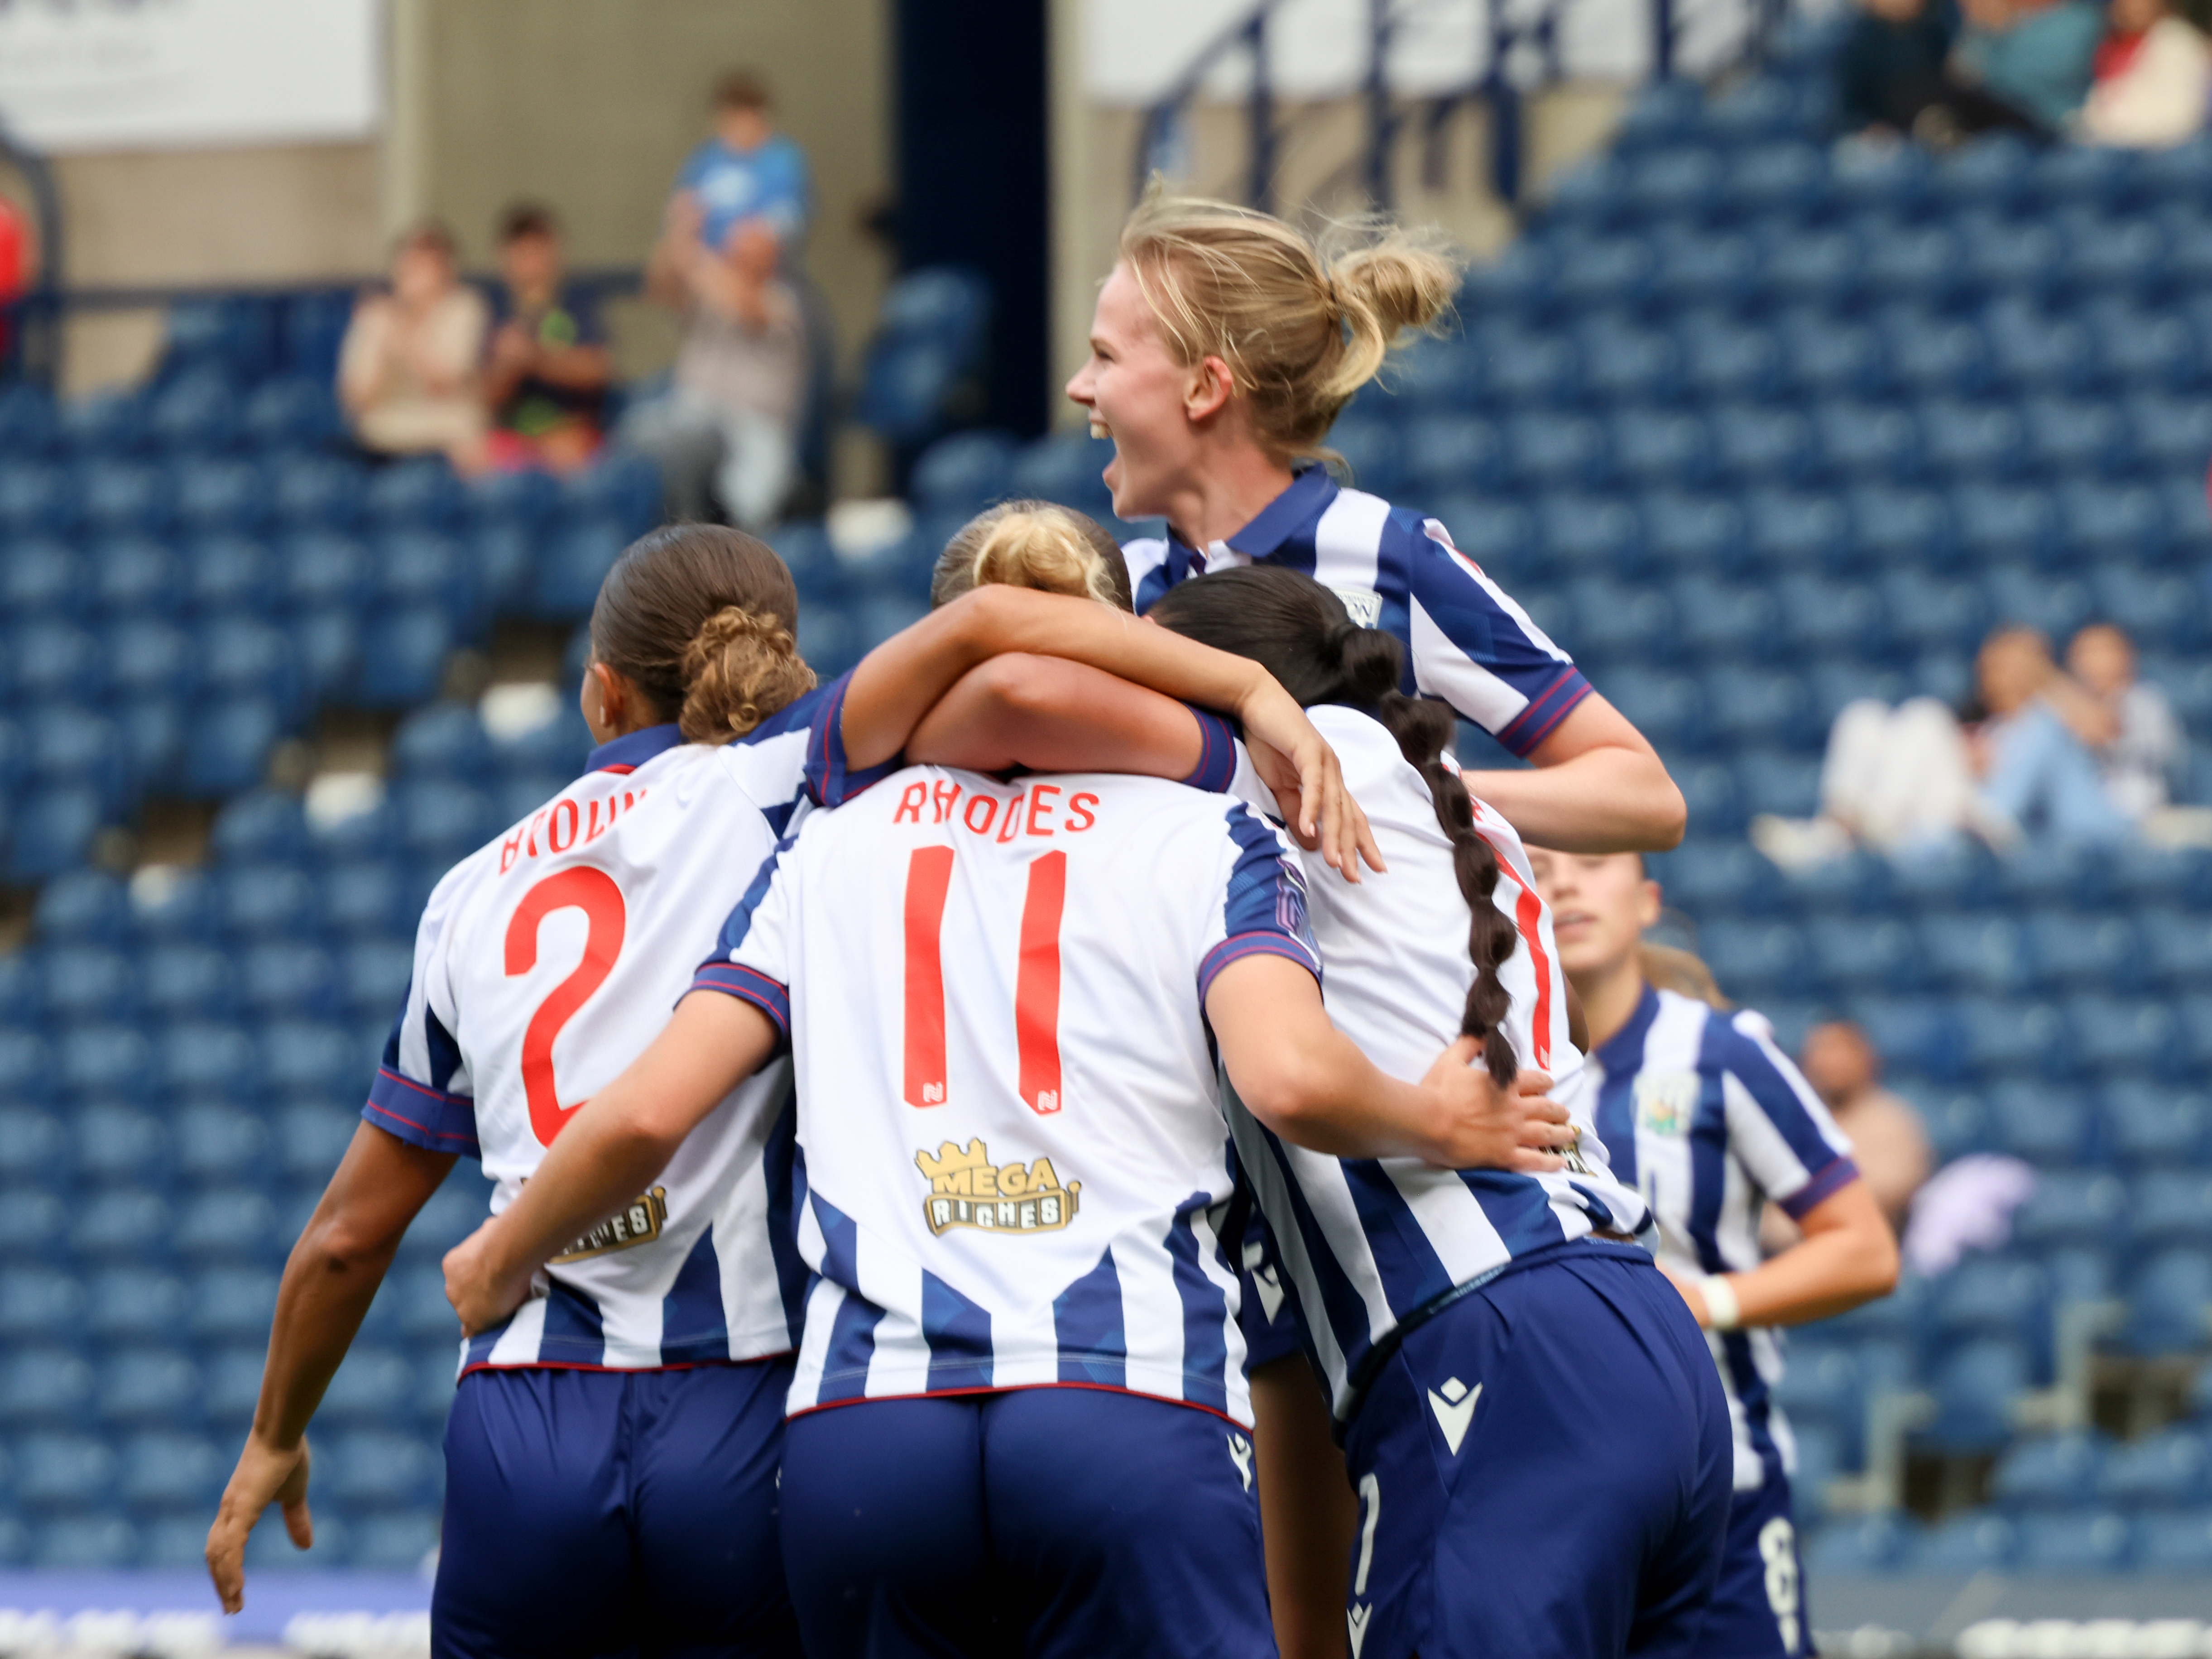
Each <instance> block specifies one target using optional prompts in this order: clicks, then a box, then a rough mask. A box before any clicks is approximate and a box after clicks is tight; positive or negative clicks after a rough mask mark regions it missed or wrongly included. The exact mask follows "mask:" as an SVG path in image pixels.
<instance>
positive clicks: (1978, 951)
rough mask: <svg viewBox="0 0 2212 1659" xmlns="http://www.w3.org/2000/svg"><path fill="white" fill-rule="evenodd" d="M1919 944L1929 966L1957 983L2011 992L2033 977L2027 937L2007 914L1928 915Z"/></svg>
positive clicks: (1941, 980) (1946, 980) (1942, 980)
mask: <svg viewBox="0 0 2212 1659" xmlns="http://www.w3.org/2000/svg"><path fill="white" fill-rule="evenodd" d="M1920 948H1921V955H1922V960H1923V963H1925V964H1926V967H1927V969H1928V971H1929V973H1930V974H1931V975H1933V976H1934V977H1935V979H1936V981H1937V982H1939V983H1941V984H1943V985H1945V986H1948V987H1952V988H1954V989H1957V990H1972V991H1985V992H1994V993H2004V992H2012V991H2017V990H2019V989H2021V988H2022V987H2025V986H2026V985H2027V983H2028V981H2029V958H2028V954H2027V941H2026V939H2025V938H2024V937H2023V935H2022V933H2021V927H2020V924H2019V923H2017V922H2015V921H2013V920H2011V919H2010V918H2009V917H2007V916H1987V915H1941V914H1938V915H1928V916H1923V918H1922V919H1921V921H1920Z"/></svg>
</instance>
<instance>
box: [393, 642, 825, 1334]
mask: <svg viewBox="0 0 2212 1659" xmlns="http://www.w3.org/2000/svg"><path fill="white" fill-rule="evenodd" d="M844 687H845V682H844V681H842V680H840V681H838V682H836V684H831V685H829V686H826V687H823V688H822V689H820V690H817V691H814V692H811V693H809V694H808V695H807V696H805V697H802V698H800V699H799V700H798V701H797V702H793V704H792V705H790V706H789V707H788V708H785V709H783V710H781V712H779V713H778V714H775V716H773V717H771V719H769V720H768V721H766V722H764V723H763V725H762V726H760V727H758V728H757V730H756V731H755V732H752V733H751V734H750V735H749V736H748V738H746V739H745V740H744V741H743V742H740V743H734V744H728V745H726V746H722V747H715V746H711V745H708V744H686V743H684V741H683V739H682V738H681V737H680V735H679V734H678V731H677V728H676V727H675V726H652V727H649V728H647V729H646V730H644V731H641V732H632V733H630V734H629V735H628V736H626V737H622V738H617V739H615V740H614V741H613V742H611V743H608V744H602V745H601V746H600V747H599V748H598V749H597V750H593V751H592V757H591V759H590V761H589V763H588V765H587V769H586V771H585V773H584V775H582V776H581V777H580V778H579V779H578V780H577V781H575V782H574V783H572V784H570V785H569V786H568V787H567V788H566V789H563V790H562V792H561V793H559V794H557V795H556V796H555V797H554V798H553V799H551V800H550V801H548V802H547V803H546V804H545V805H544V806H543V807H541V808H539V809H538V811H536V812H534V813H532V815H531V816H530V817H528V818H527V819H526V820H525V821H523V822H522V823H518V824H516V825H514V826H513V828H512V829H509V830H507V833H506V834H504V835H502V836H500V837H499V838H498V839H497V840H496V841H494V842H491V843H489V845H488V846H486V847H484V848H482V849H481V850H480V851H478V852H477V853H475V854H471V856H470V857H469V858H467V859H465V860H463V861H462V862H461V863H460V864H459V865H457V866H455V867H454V868H453V870H452V871H450V872H448V873H447V876H446V878H445V879H444V880H442V881H441V882H440V883H439V884H438V886H437V889H436V890H435V892H433V893H432V894H431V896H430V901H429V903H428V906H427V908H425V910H424V912H423V915H422V924H421V927H420V928H419V929H418V930H417V933H416V945H415V971H414V979H413V982H412V983H411V984H410V987H409V988H408V994H407V1001H406V1006H405V1007H404V1010H403V1012H401V1014H400V1017H399V1020H398V1024H396V1025H395V1026H394V1028H393V1030H392V1039H391V1042H389V1043H388V1044H387V1045H386V1050H385V1057H384V1063H383V1065H382V1066H380V1067H379V1069H378V1074H377V1078H376V1081H375V1085H374V1087H373V1088H372V1089H371V1091H370V1092H369V1097H368V1104H367V1105H366V1106H365V1107H364V1108H363V1109H362V1116H363V1117H365V1118H367V1119H368V1121H370V1122H371V1123H374V1124H375V1125H377V1126H378V1127H380V1128H382V1129H385V1130H386V1131H388V1132H389V1133H392V1134H394V1135H397V1136H398V1138H399V1139H402V1140H405V1141H408V1142H410V1143H412V1144H413V1145H416V1146H424V1147H428V1148H429V1149H430V1150H432V1151H434V1152H466V1153H470V1154H471V1155H473V1156H476V1157H478V1158H481V1159H482V1160H483V1168H484V1174H485V1175H486V1176H488V1177H489V1178H490V1179H491V1180H492V1182H494V1183H495V1186H494V1189H493V1193H492V1198H491V1208H492V1212H493V1213H495V1214H496V1213H498V1212H500V1211H501V1210H502V1209H504V1208H505V1207H506V1206H507V1205H508V1204H509V1203H510V1202H512V1201H513V1198H514V1195H515V1194H516V1193H517V1192H519V1191H520V1189H521V1185H522V1183H523V1182H525V1181H526V1180H527V1179H528V1178H529V1177H530V1176H531V1174H532V1172H533V1171H534V1170H536V1169H537V1167H538V1161H539V1160H540V1159H541V1158H544V1154H545V1148H546V1147H547V1146H549V1145H550V1144H551V1142H552V1140H553V1139H554V1137H555V1136H556V1135H557V1134H558V1133H560V1132H561V1129H562V1126H563V1125H564V1124H566V1123H567V1122H568V1119H569V1117H570V1115H572V1114H573V1113H574V1111H575V1109H576V1108H577V1107H579V1106H580V1105H582V1104H583V1103H584V1102H585V1101H586V1099H588V1098H589V1097H591V1096H592V1094H593V1093H594V1092H595V1091H598V1090H599V1089H601V1088H604V1087H605V1085H607V1084H608V1083H610V1082H611V1081H612V1080H613V1079H615V1078H616V1077H617V1076H619V1075H620V1074H621V1073H622V1072H623V1069H624V1068H625V1067H626V1066H629V1063H630V1062H631V1061H632V1060H635V1059H636V1058H637V1056H638V1055H639V1054H641V1053H642V1052H643V1051H644V1049H645V1048H646V1047H647V1044H649V1043H650V1042H652V1041H653V1037H654V1036H657V1035H658V1034H659V1031H660V1029H661V1027H662V1026H663V1025H664V1024H665V1023H666V1021H667V1018H668V1014H669V1011H670V1009H671V1007H672V1006H674V1004H675V1002H676V1000H677V999H678V997H679V996H681V995H682V994H684V990H685V988H686V987H687V986H688V985H689V984H690V977H691V969H692V967H693V965H694V964H695V963H696V962H697V961H698V959H699V957H700V956H701V954H702V952H704V951H707V950H708V949H710V948H711V947H712V945H713V943H714V929H715V927H717V926H718V925H719V923H720V919H721V918H722V917H723V916H724V915H727V914H728V912H729V909H730V907H731V906H732V904H734V903H736V902H738V900H739V899H741V898H742V897H743V896H744V891H745V889H746V887H747V885H748V884H750V881H751V880H752V878H753V875H754V873H755V872H757V870H758V869H759V868H760V866H761V863H762V860H764V859H765V858H767V857H768V855H769V854H770V853H771V852H772V851H773V850H774V848H775V840H776V836H778V835H779V834H780V833H781V832H782V830H783V829H785V828H786V826H787V823H788V821H789V819H790V818H791V817H792V814H793V810H794V808H795V807H797V806H798V805H799V803H800V799H801V796H802V793H806V792H809V791H816V790H819V789H821V788H822V787H824V786H825V784H835V785H836V786H839V787H842V785H843V784H844V783H845V779H844V777H843V765H842V744H840V743H839V742H838V740H837V732H838V726H837V716H838V714H839V713H840V711H841V710H842V707H843V695H844ZM789 1100H790V1083H789V1075H788V1067H787V1066H782V1065H781V1064H779V1065H777V1066H773V1067H770V1068H769V1069H768V1070H767V1071H765V1072H763V1073H762V1074H761V1075H759V1076H757V1077H756V1078H754V1079H750V1081H748V1082H747V1083H746V1084H745V1085H744V1086H742V1087H741V1088H739V1089H738V1090H737V1091H734V1092H733V1093H732V1095H731V1096H730V1097H729V1098H728V1099H726V1100H725V1101H723V1102H722V1103H721V1104H720V1105H719V1106H718V1107H716V1108H715V1109H714V1112H713V1113H712V1114H711V1115H709V1116H708V1118H707V1119H706V1121H704V1122H702V1124H701V1125H700V1126H699V1127H697V1128H696V1129H695V1130H693V1131H692V1133H690V1135H689V1136H688V1137H687V1138H686V1139H684V1144H683V1146H681V1147H679V1148H678V1151H677V1153H676V1156H675V1157H674V1158H672V1159H671V1161H670V1163H669V1165H668V1168H667V1170H665V1172H664V1173H663V1174H662V1175H661V1176H660V1177H659V1179H658V1180H657V1181H655V1182H654V1183H653V1186H652V1188H650V1189H649V1190H647V1191H646V1192H644V1193H641V1194H639V1195H638V1197H637V1199H636V1200H635V1202H634V1203H633V1204H631V1205H630V1206H629V1208H628V1209H627V1210H626V1211H625V1212H623V1214H622V1215H620V1216H617V1218H614V1219H613V1220H612V1221H611V1222H609V1223H607V1224H606V1225H603V1226H601V1227H600V1228H599V1229H597V1230H596V1231H593V1232H592V1234H591V1235H589V1236H588V1237H585V1238H581V1239H579V1240H577V1241H576V1242H575V1243H574V1246H572V1247H571V1248H570V1249H568V1250H566V1251H564V1252H563V1253H562V1255H558V1256H556V1257H555V1258H554V1259H553V1261H552V1262H551V1263H550V1264H549V1266H548V1267H547V1268H546V1271H545V1274H544V1285H543V1290H544V1293H543V1294H539V1295H535V1296H533V1297H532V1298H531V1300H529V1301H528V1302H526V1303H525V1304H523V1306H522V1307H521V1309H520V1310H518V1311H517V1312H516V1313H515V1315H514V1316H513V1317H512V1318H511V1319H510V1320H508V1321H507V1322H506V1323H505V1324H504V1325H502V1326H501V1327H499V1328H495V1329H494V1330H489V1331H486V1332H484V1333H483V1334H480V1335H478V1336H477V1337H476V1338H474V1339H473V1340H471V1341H469V1342H467V1343H466V1344H465V1345H464V1349H463V1355H462V1364H463V1366H464V1369H470V1368H474V1367H476V1366H480V1365H495V1366H513V1365H525V1366H526V1365H540V1366H591V1367H604V1368H609V1369H614V1370H641V1369H652V1368H654V1367H659V1366H668V1365H682V1364H697V1363H700V1362H702V1361H708V1360H738V1359H750V1358H758V1357H760V1356H762V1355H765V1354H771V1353H780V1352H787V1351H788V1350H789V1349H791V1348H792V1347H793V1346H794V1345H795V1343H796V1340H797V1339H796V1331H797V1327H798V1315H799V1295H800V1291H801V1289H802V1286H803V1285H804V1272H803V1270H802V1268H801V1267H800V1266H799V1261H798V1258H797V1256H796V1255H795V1253H794V1251H793V1246H792V1243H791V1237H792V1227H791V1217H790V1212H789V1202H790V1200H789V1193H790V1179H789V1169H790V1163H791V1157H792V1139H791V1127H792V1126H791V1121H790V1118H791V1114H790V1110H789Z"/></svg>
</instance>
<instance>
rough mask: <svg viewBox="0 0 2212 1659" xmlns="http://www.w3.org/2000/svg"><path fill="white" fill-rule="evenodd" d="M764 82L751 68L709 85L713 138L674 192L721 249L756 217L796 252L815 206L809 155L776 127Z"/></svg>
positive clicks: (705, 235) (703, 145)
mask: <svg viewBox="0 0 2212 1659" xmlns="http://www.w3.org/2000/svg"><path fill="white" fill-rule="evenodd" d="M773 109H774V100H773V98H772V97H771V96H770V94H769V86H768V82H766V81H765V80H763V78H762V77H761V76H759V75H757V74H756V73H755V72H754V71H753V70H743V69H740V70H731V71H730V72H729V73H728V74H726V75H725V76H722V78H721V79H720V81H717V82H715V83H714V107H713V113H714V133H713V135H712V136H711V137H708V138H707V139H705V140H704V141H703V142H702V143H701V144H700V145H699V147H698V149H695V150H693V151H692V152H691V154H690V157H689V158H688V159H687V160H686V161H684V170H683V171H682V172H681V173H678V175H677V178H676V188H677V190H678V192H679V193H682V194H688V195H690V196H691V197H694V198H695V199H696V201H697V202H698V204H699V215H700V217H699V235H700V237H701V239H702V240H703V241H704V242H705V243H706V244H707V246H708V247H710V248H713V249H716V250H718V251H719V250H724V249H726V247H727V246H728V242H729V238H730V233H731V232H732V230H733V229H735V228H737V227H738V225H739V224H741V223H743V222H745V221H747V220H759V221H761V222H763V223H765V224H766V225H768V227H769V228H770V229H772V230H773V231H775V234H776V238H777V240H778V241H779V242H781V245H782V246H784V247H785V248H787V249H790V250H793V251H795V250H796V249H797V248H798V246H799V242H800V240H802V239H803V238H804V237H805V234H806V221H807V218H808V216H809V215H810V213H811V210H812V203H811V198H810V191H809V189H808V181H807V176H806V152H805V151H804V150H802V149H799V146H798V145H797V144H795V143H792V141H791V140H790V139H788V138H787V137H783V136H782V135H781V133H779V132H777V131H776V130H775V126H774V125H773V123H772V121H771V119H770V116H771V113H772V111H773Z"/></svg>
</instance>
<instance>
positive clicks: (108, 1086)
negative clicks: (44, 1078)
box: [56, 1024, 154, 1100]
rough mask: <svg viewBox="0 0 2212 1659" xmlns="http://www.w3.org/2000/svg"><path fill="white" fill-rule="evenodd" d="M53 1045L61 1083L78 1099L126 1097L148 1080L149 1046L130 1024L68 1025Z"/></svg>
mask: <svg viewBox="0 0 2212 1659" xmlns="http://www.w3.org/2000/svg"><path fill="white" fill-rule="evenodd" d="M56 1048H57V1050H58V1056H59V1059H60V1061H61V1080H62V1084H63V1085H64V1087H65V1088H67V1089H69V1090H70V1091H72V1092H73V1093H74V1094H76V1097H78V1098H79V1099H80V1100H84V1099H92V1098H98V1097H106V1098H115V1097H125V1098H127V1097H131V1095H133V1094H136V1093H137V1091H140V1090H141V1089H143V1088H144V1087H145V1086H146V1085H148V1084H149V1082H150V1081H151V1080H152V1075H153V1058H154V1056H153V1048H152V1046H151V1045H150V1044H149V1043H148V1042H147V1041H146V1039H145V1037H144V1036H143V1035H141V1034H140V1033H139V1032H138V1031H137V1030H133V1029H132V1028H131V1027H130V1026H127V1025H119V1024H97V1025H95V1024H78V1025H71V1026H69V1027H67V1028H65V1029H64V1030H62V1032H61V1034H60V1041H59V1042H58V1043H57V1044H56Z"/></svg>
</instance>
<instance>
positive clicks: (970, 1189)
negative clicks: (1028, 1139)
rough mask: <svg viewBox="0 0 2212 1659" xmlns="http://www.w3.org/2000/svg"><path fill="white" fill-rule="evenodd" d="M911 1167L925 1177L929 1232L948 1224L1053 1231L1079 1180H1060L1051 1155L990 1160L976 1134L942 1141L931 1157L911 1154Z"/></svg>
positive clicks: (1066, 1217)
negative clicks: (963, 1142) (1001, 1161)
mask: <svg viewBox="0 0 2212 1659" xmlns="http://www.w3.org/2000/svg"><path fill="white" fill-rule="evenodd" d="M914 1162H915V1168H916V1169H918V1170H921V1173H922V1174H923V1175H924V1176H927V1177H928V1180H929V1196H928V1197H927V1198H925V1199H924V1200H922V1201H921V1209H922V1214H923V1216H924V1217H925V1218H927V1221H928V1222H929V1230H930V1231H932V1232H933V1233H942V1232H944V1231H945V1230H946V1229H948V1228H951V1227H975V1228H979V1229H981V1230H983V1231H988V1232H1010V1233H1030V1232H1056V1231H1059V1230H1060V1228H1062V1227H1065V1226H1066V1225H1067V1224H1068V1222H1069V1221H1071V1220H1072V1219H1073V1218H1074V1215H1075V1212H1076V1207H1077V1202H1078V1199H1077V1194H1079V1193H1081V1192H1082V1190H1083V1183H1082V1182H1079V1181H1071V1182H1068V1183H1067V1184H1066V1186H1062V1185H1061V1184H1060V1172H1059V1171H1058V1170H1054V1168H1053V1167H1052V1160H1051V1159H1050V1158H1037V1159H1036V1160H1034V1161H1033V1162H1030V1163H1027V1164H1024V1163H1023V1162H1022V1161H1021V1160H1020V1159H1019V1158H1016V1159H1015V1160H1014V1161H1013V1162H1012V1163H1011V1164H994V1163H992V1162H991V1154H990V1152H989V1150H988V1149H987V1147H986V1146H984V1145H983V1142H982V1141H981V1139H980V1138H979V1139H974V1140H971V1141H969V1143H968V1144H967V1145H966V1146H957V1145H956V1144H955V1143H954V1142H952V1141H950V1140H948V1141H945V1142H944V1143H943V1144H942V1145H940V1146H939V1147H938V1149H937V1152H936V1153H935V1155H934V1156H933V1155H932V1154H930V1153H928V1152H916V1153H915V1155H914Z"/></svg>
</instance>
